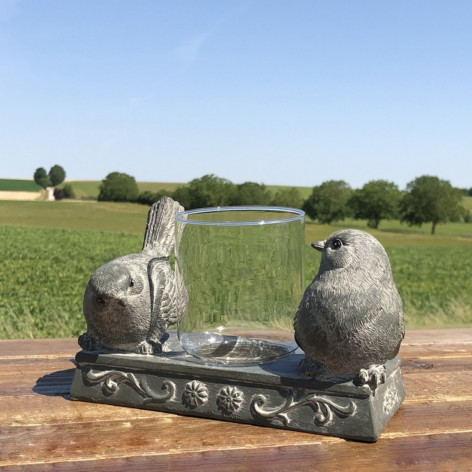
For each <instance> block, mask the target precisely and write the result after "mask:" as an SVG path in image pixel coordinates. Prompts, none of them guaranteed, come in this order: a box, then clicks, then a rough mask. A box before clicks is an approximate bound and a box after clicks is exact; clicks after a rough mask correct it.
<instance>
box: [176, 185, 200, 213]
mask: <svg viewBox="0 0 472 472" xmlns="http://www.w3.org/2000/svg"><path fill="white" fill-rule="evenodd" d="M172 198H173V199H174V200H175V201H176V202H179V203H180V204H181V205H182V206H183V207H184V208H185V209H186V210H190V209H191V208H193V207H192V206H191V205H192V197H191V195H190V190H189V188H188V185H182V186H181V187H177V188H176V189H175V190H174V192H173V193H172ZM195 208H196V207H195Z"/></svg>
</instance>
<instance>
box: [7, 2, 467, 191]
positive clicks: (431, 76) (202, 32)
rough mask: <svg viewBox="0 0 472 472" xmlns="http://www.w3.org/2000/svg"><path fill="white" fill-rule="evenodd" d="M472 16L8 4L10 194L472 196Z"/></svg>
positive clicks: (398, 5) (203, 5)
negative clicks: (14, 185)
mask: <svg viewBox="0 0 472 472" xmlns="http://www.w3.org/2000/svg"><path fill="white" fill-rule="evenodd" d="M471 128H472V2H471V1H469V0H463V1H459V0H447V1H446V0H442V1H437V0H395V1H393V0H391V1H389V0H385V1H378V0H375V1H369V0H363V1H360V0H335V1H325V0H324V1H321V0H285V1H280V0H166V1H163V0H134V1H132V0H127V1H124V0H80V1H79V0H67V1H64V0H0V156H1V166H0V169H1V170H0V177H5V178H7V177H8V178H31V177H32V175H33V173H34V170H35V169H36V168H37V167H45V168H46V169H47V170H48V169H49V168H50V167H51V166H52V165H54V164H60V165H62V166H63V167H64V168H65V170H66V173H67V177H68V178H69V179H84V180H85V179H93V180H101V179H103V178H104V177H105V176H106V175H107V174H108V173H109V172H112V171H119V172H126V173H128V174H130V175H132V176H134V177H135V178H136V180H138V181H160V182H188V181H189V180H191V179H193V178H197V177H201V176H202V175H204V174H207V173H213V174H216V175H218V176H219V177H224V178H227V179H229V180H231V181H233V182H234V183H242V182H245V181H254V182H259V183H265V184H279V185H300V186H314V185H319V184H321V183H322V182H324V181H327V180H331V179H336V180H345V181H346V182H348V183H349V184H350V185H351V186H352V187H353V188H358V187H361V186H362V185H363V184H365V183H367V182H368V181H370V180H374V179H386V180H389V181H393V182H395V183H396V184H397V185H398V186H399V187H400V188H404V187H405V186H406V184H407V183H408V182H410V181H411V180H413V179H414V178H416V177H419V176H420V175H425V174H427V175H436V176H438V177H440V178H442V179H446V180H449V181H450V182H451V183H452V184H453V185H455V186H457V187H465V188H470V187H472V132H471V131H472V129H471Z"/></svg>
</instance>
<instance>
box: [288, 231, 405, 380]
mask: <svg viewBox="0 0 472 472" xmlns="http://www.w3.org/2000/svg"><path fill="white" fill-rule="evenodd" d="M312 246H313V247H314V248H315V249H317V250H319V251H321V252H322V256H321V264H320V268H319V271H318V273H317V275H316V276H315V278H314V279H313V281H312V283H311V284H310V285H309V286H308V288H307V289H306V291H305V293H304V295H303V298H302V300H301V302H300V305H299V307H298V311H297V313H296V315H295V321H294V327H295V340H296V342H297V344H298V345H299V346H300V347H301V348H302V349H303V351H304V352H305V354H306V358H305V359H304V360H303V361H302V362H301V364H300V369H301V370H302V371H303V372H304V373H305V374H306V375H310V376H312V377H313V378H315V377H318V376H323V375H326V374H335V375H341V376H352V377H353V378H355V379H356V380H357V381H358V382H360V383H361V384H370V385H371V386H372V385H373V386H374V388H375V387H377V386H378V385H379V384H380V383H383V382H385V378H386V372H385V366H384V364H385V362H386V361H387V360H389V359H393V358H394V357H395V356H396V355H397V353H398V350H399V348H400V343H401V341H402V339H403V337H404V334H405V328H404V323H403V308H402V301H401V298H400V295H399V293H398V290H397V288H396V286H395V282H394V280H393V276H392V270H391V267H390V262H389V259H388V256H387V253H386V252H385V249H384V248H383V246H382V245H381V244H380V243H379V241H377V239H375V238H374V237H373V236H372V235H370V234H369V233H366V232H365V231H360V230H355V229H344V230H340V231H336V232H335V233H333V234H331V235H330V236H329V237H328V239H327V240H326V241H319V242H315V243H313V244H312Z"/></svg>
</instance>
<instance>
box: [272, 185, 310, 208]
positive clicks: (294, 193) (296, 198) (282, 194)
mask: <svg viewBox="0 0 472 472" xmlns="http://www.w3.org/2000/svg"><path fill="white" fill-rule="evenodd" d="M272 205H275V206H282V207H290V208H302V207H303V197H302V194H301V193H300V190H298V188H296V187H290V188H283V189H280V190H277V192H275V195H274V198H273V199H272Z"/></svg>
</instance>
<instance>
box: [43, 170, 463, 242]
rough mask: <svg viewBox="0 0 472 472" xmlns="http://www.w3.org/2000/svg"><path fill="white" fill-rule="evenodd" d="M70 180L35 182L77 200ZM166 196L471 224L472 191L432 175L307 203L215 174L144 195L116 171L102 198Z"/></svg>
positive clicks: (319, 189) (58, 176) (192, 204)
mask: <svg viewBox="0 0 472 472" xmlns="http://www.w3.org/2000/svg"><path fill="white" fill-rule="evenodd" d="M65 176H66V173H65V171H64V169H63V168H62V167H61V166H59V165H55V166H53V167H51V169H50V170H49V173H48V172H46V170H45V169H44V168H42V167H40V168H38V169H36V171H35V173H34V180H35V182H36V183H37V184H38V185H40V186H41V187H44V188H46V187H48V186H53V187H56V188H55V190H54V196H55V198H56V199H61V198H74V191H73V189H72V187H71V186H70V185H69V184H66V185H65V186H63V187H62V188H58V187H57V186H58V185H60V184H61V183H62V182H64V179H65ZM164 195H167V196H170V197H172V198H173V199H174V200H177V201H178V202H180V204H181V205H182V206H183V207H184V208H186V209H187V210H191V209H194V208H207V207H216V206H238V205H271V206H282V207H291V208H301V209H303V210H304V211H305V213H306V214H307V215H308V216H309V217H310V218H311V219H312V220H314V221H317V222H319V223H322V224H331V223H335V222H337V221H342V220H344V219H345V218H354V219H357V220H367V225H368V226H369V227H370V228H374V229H376V228H378V227H379V225H380V223H381V221H382V220H387V219H399V220H400V221H401V222H404V223H407V224H408V225H410V226H414V225H416V226H421V225H423V224H424V223H431V234H434V233H435V231H436V226H437V225H438V224H439V223H447V222H449V221H461V220H462V221H464V222H467V223H470V222H471V221H472V216H471V214H470V211H469V210H466V209H465V208H464V207H463V206H462V204H461V202H462V197H463V196H464V195H469V196H472V188H470V189H468V190H467V189H458V188H455V187H453V186H452V185H451V183H450V182H449V181H447V180H442V179H440V178H439V177H435V176H430V175H423V176H421V177H417V178H416V179H414V180H412V181H411V182H409V183H408V184H407V186H406V190H404V191H401V190H400V189H399V188H398V186H397V185H396V184H395V183H393V182H389V181H387V180H372V181H370V182H367V183H366V184H365V185H364V186H363V187H362V188H360V189H352V188H351V187H350V186H349V184H348V183H347V182H345V181H344V180H329V181H327V182H323V183H322V184H321V185H317V186H315V187H313V189H312V191H311V194H310V195H309V196H308V198H306V199H304V198H303V196H302V194H301V193H300V190H299V189H298V188H296V187H286V188H281V189H279V190H277V191H275V192H272V191H270V189H268V188H267V187H266V186H265V185H264V184H259V183H255V182H244V183H242V184H234V183H233V182H231V181H230V180H228V179H224V178H221V177H217V176H216V175H214V174H207V175H204V176H203V177H200V178H197V179H193V180H192V181H190V182H189V183H188V184H186V185H182V186H180V187H177V189H176V190H174V191H173V192H168V191H160V192H151V191H148V190H147V191H144V192H140V191H139V187H138V184H137V182H136V180H135V178H134V177H132V176H131V175H128V174H125V173H122V172H111V173H110V174H108V175H107V176H106V177H105V179H103V180H102V182H101V184H100V189H99V195H98V200H99V201H115V202H134V203H141V204H145V205H152V204H153V203H154V202H157V201H158V200H159V199H160V198H161V197H163V196H164Z"/></svg>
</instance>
